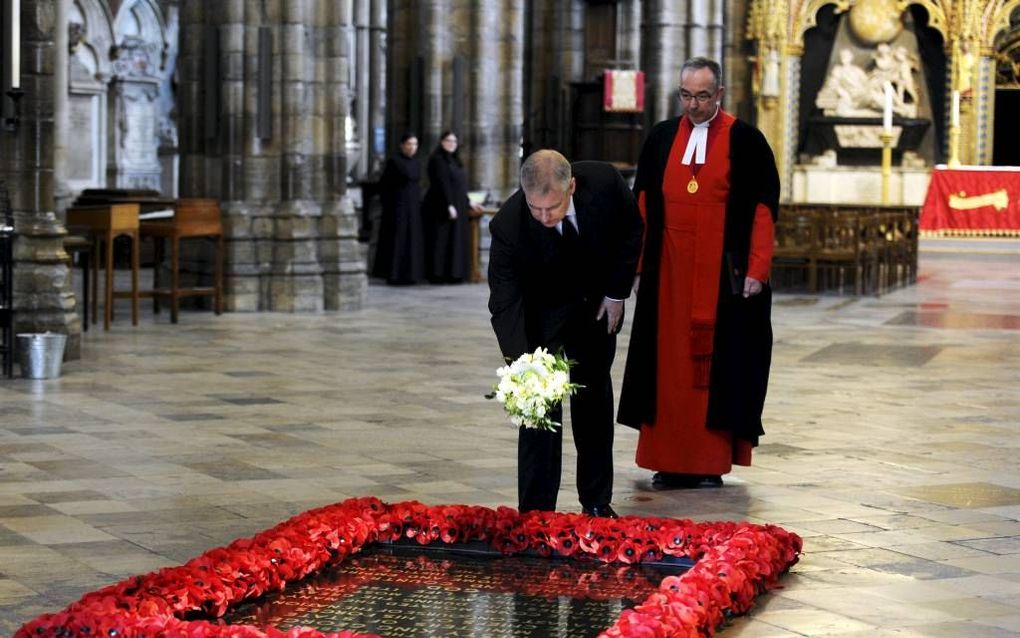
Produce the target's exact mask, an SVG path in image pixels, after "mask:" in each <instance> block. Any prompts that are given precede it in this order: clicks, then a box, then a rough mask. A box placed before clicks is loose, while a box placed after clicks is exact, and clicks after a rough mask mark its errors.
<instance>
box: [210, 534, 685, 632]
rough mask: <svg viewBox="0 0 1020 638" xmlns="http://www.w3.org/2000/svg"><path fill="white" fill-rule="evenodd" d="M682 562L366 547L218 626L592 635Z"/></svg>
mask: <svg viewBox="0 0 1020 638" xmlns="http://www.w3.org/2000/svg"><path fill="white" fill-rule="evenodd" d="M690 565H691V563H690V562H689V561H685V560H681V561H675V562H668V563H663V562H660V563H655V564H651V565H620V564H618V563H617V564H613V565H607V564H604V563H599V562H590V561H585V562H582V561H574V560H562V559H548V558H540V557H529V556H515V557H504V556H501V555H499V554H496V553H494V552H477V551H452V552H451V551H448V550H446V549H441V550H440V549H434V548H429V547H424V548H419V547H409V546H384V545H376V546H372V547H369V548H366V550H364V551H363V552H361V553H360V554H358V555H356V556H352V557H350V558H348V559H347V560H345V561H344V562H342V563H341V564H340V565H338V566H336V567H335V568H333V569H331V570H327V571H324V572H322V573H320V574H318V575H316V576H313V577H310V578H308V579H306V580H304V581H302V582H300V583H296V584H294V585H289V586H288V588H287V589H286V590H285V591H284V592H281V593H279V594H274V595H271V596H267V597H265V598H263V599H261V600H259V601H256V602H254V603H251V604H247V605H243V606H241V607H239V608H238V609H237V610H235V611H233V612H232V613H230V614H228V615H227V617H226V618H225V619H224V620H225V621H226V622H228V623H230V624H241V623H244V624H248V625H255V626H265V625H273V626H275V627H277V628H278V629H281V630H287V629H290V628H292V627H300V626H308V627H314V628H316V629H318V630H320V631H323V632H329V631H339V630H342V629H348V630H353V631H358V632H362V633H375V634H380V635H382V636H385V637H387V638H391V637H395V636H411V637H421V638H425V637H431V636H446V637H452V638H459V637H465V638H466V637H470V636H486V637H490V636H491V637H498V636H508V637H523V636H529V637H530V636H534V637H536V638H537V637H543V638H545V637H556V636H562V637H568V636H569V637H575V636H577V637H581V636H595V635H597V634H598V633H599V632H600V631H602V630H604V629H606V628H607V627H609V626H610V625H612V624H613V623H614V622H615V621H616V619H617V618H618V617H619V615H620V613H621V612H622V611H623V610H624V609H626V608H628V607H633V606H634V605H635V604H637V603H638V602H640V601H642V600H644V599H645V598H646V597H647V596H648V595H649V594H651V593H653V592H654V591H655V590H656V589H657V588H658V586H659V583H660V582H661V581H662V579H663V578H665V577H666V576H670V575H675V574H679V573H682V572H683V571H685V570H686V569H687V568H689V566H690Z"/></svg>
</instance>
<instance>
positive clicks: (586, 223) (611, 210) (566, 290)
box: [488, 162, 644, 359]
mask: <svg viewBox="0 0 1020 638" xmlns="http://www.w3.org/2000/svg"><path fill="white" fill-rule="evenodd" d="M572 168H573V174H574V177H575V178H576V180H577V187H576V189H575V190H574V196H573V197H574V210H575V211H576V213H577V225H578V228H579V235H580V247H579V256H578V258H577V262H576V263H569V264H568V263H564V261H563V260H561V259H560V252H559V241H560V236H559V232H558V231H557V230H556V229H555V228H546V227H544V226H542V225H541V224H540V223H538V222H537V221H536V220H535V219H534V218H533V217H532V216H531V212H530V210H529V209H528V206H527V203H526V202H525V200H524V193H523V192H522V191H520V190H518V191H517V192H515V193H514V194H513V195H512V196H510V198H509V199H508V200H507V201H506V203H504V204H503V206H502V208H500V210H499V212H498V213H497V214H496V216H495V217H494V218H493V219H492V222H491V223H490V224H489V231H490V233H491V235H492V247H491V250H490V252H489V275H488V276H489V293H490V294H489V312H491V313H492V327H493V329H494V330H495V332H496V338H497V339H498V340H499V347H500V349H501V350H502V352H503V356H505V357H507V358H510V359H515V358H517V357H518V356H520V355H521V354H523V353H525V352H531V351H534V349H535V348H537V347H538V346H550V345H555V344H557V342H559V339H557V336H558V335H559V333H560V331H561V330H562V329H563V328H564V326H565V325H566V323H567V322H568V321H569V320H570V318H571V317H572V316H576V314H577V312H578V311H579V310H581V311H587V310H589V309H590V311H591V317H592V318H593V319H594V316H595V313H596V312H597V310H598V306H599V304H600V303H601V302H602V299H603V298H604V297H611V298H613V299H626V298H627V297H629V296H630V291H631V286H632V285H633V283H634V273H635V271H636V269H637V262H638V257H639V255H640V253H641V233H642V230H643V226H644V225H643V222H642V221H641V213H640V211H639V210H638V206H637V201H636V200H635V199H634V195H633V193H632V192H631V190H630V189H629V188H628V187H627V184H626V183H625V182H624V181H623V177H622V176H621V175H620V173H619V172H618V171H617V170H616V169H615V168H613V167H612V166H611V165H609V164H606V163H604V162H575V163H574V164H573V165H572ZM564 223H569V222H567V221H566V220H564Z"/></svg>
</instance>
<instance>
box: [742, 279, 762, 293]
mask: <svg viewBox="0 0 1020 638" xmlns="http://www.w3.org/2000/svg"><path fill="white" fill-rule="evenodd" d="M761 288H762V286H761V282H760V281H758V280H757V279H755V278H754V277H744V297H745V298H747V297H753V296H755V295H757V294H758V293H759V292H761Z"/></svg>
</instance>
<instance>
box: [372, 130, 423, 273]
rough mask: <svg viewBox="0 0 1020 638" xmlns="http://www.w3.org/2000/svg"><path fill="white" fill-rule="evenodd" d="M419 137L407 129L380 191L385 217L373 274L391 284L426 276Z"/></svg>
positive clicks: (383, 215)
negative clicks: (416, 154) (418, 154)
mask: <svg viewBox="0 0 1020 638" xmlns="http://www.w3.org/2000/svg"><path fill="white" fill-rule="evenodd" d="M417 152H418V138H417V136H415V135H414V134H413V133H405V134H404V136H403V137H401V138H400V151H399V152H397V153H395V154H393V155H392V156H390V157H389V159H387V160H386V167H385V168H384V169H383V174H382V177H380V179H379V192H380V194H381V198H382V219H381V223H380V226H379V239H378V242H377V244H376V249H375V265H374V267H373V269H372V274H373V275H374V276H376V277H381V278H383V279H385V280H386V282H387V283H389V284H390V285H395V286H399V285H410V284H416V283H418V282H420V281H421V280H422V279H424V277H425V238H424V235H423V234H422V221H421V186H420V180H421V163H420V162H419V161H418V158H416V157H415V153H417Z"/></svg>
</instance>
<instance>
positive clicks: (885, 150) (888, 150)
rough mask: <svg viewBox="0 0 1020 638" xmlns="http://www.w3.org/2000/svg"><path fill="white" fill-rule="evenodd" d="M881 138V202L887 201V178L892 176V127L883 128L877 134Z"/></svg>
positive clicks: (885, 202) (886, 202)
mask: <svg viewBox="0 0 1020 638" xmlns="http://www.w3.org/2000/svg"><path fill="white" fill-rule="evenodd" d="M878 136H879V138H881V140H882V204H883V205H885V204H888V203H889V178H890V177H891V176H892V139H893V132H892V129H887V128H884V129H882V132H881V133H879V134H878Z"/></svg>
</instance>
